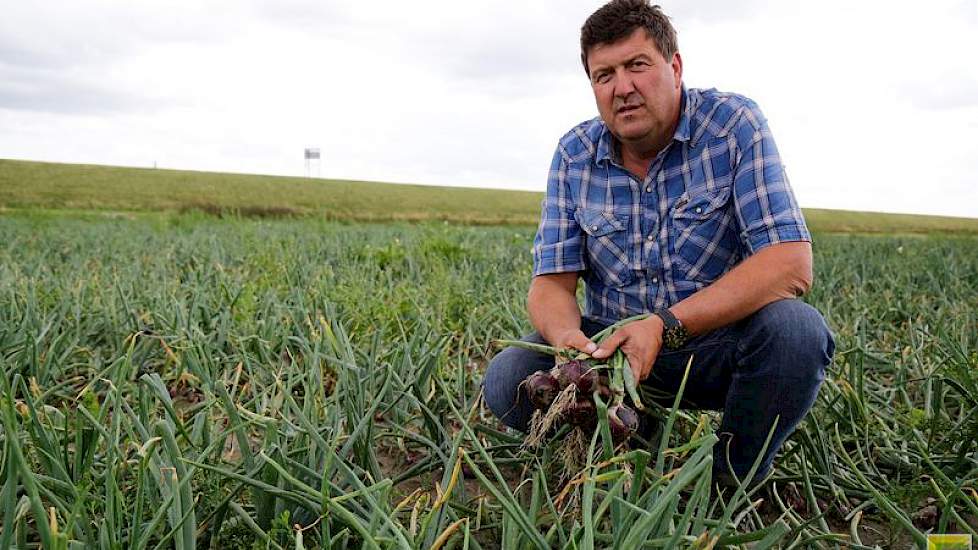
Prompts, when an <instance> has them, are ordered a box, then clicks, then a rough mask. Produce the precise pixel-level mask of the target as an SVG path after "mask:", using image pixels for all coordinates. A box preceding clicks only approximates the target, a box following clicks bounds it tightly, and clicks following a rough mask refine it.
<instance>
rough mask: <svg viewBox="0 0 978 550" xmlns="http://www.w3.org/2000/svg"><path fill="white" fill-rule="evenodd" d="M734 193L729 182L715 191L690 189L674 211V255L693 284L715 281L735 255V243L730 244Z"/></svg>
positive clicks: (714, 188)
mask: <svg viewBox="0 0 978 550" xmlns="http://www.w3.org/2000/svg"><path fill="white" fill-rule="evenodd" d="M731 192H732V190H731V185H730V182H729V181H728V182H726V185H719V186H716V187H713V188H712V189H708V188H706V187H694V188H690V189H688V190H687V192H686V193H684V194H683V195H682V197H680V198H679V200H677V201H676V205H675V206H674V207H673V214H672V231H671V236H672V248H673V253H674V255H675V256H674V257H675V259H676V260H677V262H678V263H679V265H680V266H681V267H682V268H683V271H685V274H686V277H687V278H688V279H690V280H696V281H701V282H711V281H713V280H714V279H716V278H717V277H719V276H720V275H722V274H723V272H724V271H725V270H726V268H727V266H728V262H729V260H730V258H731V256H732V255H733V254H734V253H735V252H736V243H735V242H734V241H731V235H733V234H734V233H735V232H731V231H730V227H731V224H732V222H733V218H732V216H733V213H732V208H731V207H730V201H731V196H730V195H731ZM734 236H735V235H734Z"/></svg>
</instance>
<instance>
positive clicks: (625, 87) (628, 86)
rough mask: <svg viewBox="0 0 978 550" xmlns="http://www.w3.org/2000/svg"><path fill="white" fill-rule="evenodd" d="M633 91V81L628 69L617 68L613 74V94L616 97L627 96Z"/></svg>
mask: <svg viewBox="0 0 978 550" xmlns="http://www.w3.org/2000/svg"><path fill="white" fill-rule="evenodd" d="M634 91H635V83H634V82H632V75H631V74H630V73H629V72H628V71H624V70H621V69H619V70H618V74H616V75H615V95H616V96H617V97H622V98H624V97H628V95H629V94H631V93H632V92H634Z"/></svg>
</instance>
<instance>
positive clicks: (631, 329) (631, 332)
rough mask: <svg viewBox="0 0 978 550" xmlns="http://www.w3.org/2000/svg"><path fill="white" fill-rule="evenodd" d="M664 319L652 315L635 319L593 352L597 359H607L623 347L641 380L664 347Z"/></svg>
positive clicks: (592, 355)
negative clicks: (638, 319)
mask: <svg viewBox="0 0 978 550" xmlns="http://www.w3.org/2000/svg"><path fill="white" fill-rule="evenodd" d="M662 329H663V324H662V319H659V317H658V316H656V315H652V316H650V317H647V318H645V319H642V320H640V321H633V322H631V323H628V324H627V325H625V326H623V327H621V328H620V329H618V330H617V331H615V332H614V334H612V335H611V336H610V337H609V338H608V339H607V340H605V341H604V342H602V343H601V346H600V347H598V349H597V350H596V351H595V352H594V353H592V354H591V357H594V358H595V359H606V358H608V357H611V356H612V354H614V353H615V350H616V349H618V348H621V351H622V352H623V353H624V354H625V357H626V358H628V364H629V366H630V367H631V368H632V373H634V374H635V380H637V381H639V382H641V381H642V380H645V379H646V378H647V377H648V376H649V374H650V373H651V372H652V365H653V364H654V363H655V358H656V356H657V355H658V354H659V350H660V349H662Z"/></svg>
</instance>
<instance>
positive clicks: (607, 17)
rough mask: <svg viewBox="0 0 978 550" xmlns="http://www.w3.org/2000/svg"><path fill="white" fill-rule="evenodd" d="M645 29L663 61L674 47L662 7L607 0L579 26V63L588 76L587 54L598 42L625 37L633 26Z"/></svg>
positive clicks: (672, 30)
mask: <svg viewBox="0 0 978 550" xmlns="http://www.w3.org/2000/svg"><path fill="white" fill-rule="evenodd" d="M640 27H641V28H643V29H645V32H647V33H648V35H649V37H650V38H651V39H652V41H653V42H655V47H656V48H658V49H659V53H661V54H662V57H664V58H666V61H669V60H670V59H672V56H673V54H675V53H676V50H677V49H678V43H677V40H676V29H675V28H673V26H672V23H671V22H670V21H669V17H668V16H666V14H664V13H662V8H660V7H659V6H657V5H655V6H653V5H649V1H648V0H611V2H608V3H607V4H605V5H603V6H601V7H600V8H599V9H598V11H596V12H594V13H592V14H591V17H588V18H587V21H585V22H584V26H583V27H581V63H583V64H584V72H586V73H587V74H588V76H591V70H590V68H589V67H588V65H587V54H588V51H590V50H591V48H593V47H594V46H596V45H598V44H611V43H614V42H617V41H618V40H621V39H622V38H625V37H627V36H628V35H630V34H632V33H633V32H635V29H637V28H640Z"/></svg>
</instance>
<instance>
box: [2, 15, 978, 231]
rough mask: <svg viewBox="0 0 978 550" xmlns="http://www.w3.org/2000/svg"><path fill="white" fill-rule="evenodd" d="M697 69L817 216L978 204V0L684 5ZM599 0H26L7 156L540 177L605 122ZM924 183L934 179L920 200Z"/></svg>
mask: <svg viewBox="0 0 978 550" xmlns="http://www.w3.org/2000/svg"><path fill="white" fill-rule="evenodd" d="M663 4H664V7H665V9H666V12H667V13H670V14H671V15H672V16H673V18H674V21H675V23H676V26H677V27H678V29H679V32H680V51H681V52H682V53H683V56H684V60H685V69H686V82H687V83H688V84H689V85H691V86H704V87H717V88H720V89H725V90H729V91H737V92H741V93H745V94H746V95H749V96H751V97H753V98H754V99H756V100H757V101H758V102H759V103H760V105H761V106H762V108H763V109H764V111H765V113H766V114H767V116H768V119H769V120H770V123H771V126H772V129H773V130H774V132H775V136H776V138H777V140H778V144H779V146H780V148H781V151H782V155H783V157H784V159H785V162H786V164H787V166H788V170H789V173H790V175H791V178H792V182H793V185H794V186H795V189H796V192H797V194H798V197H799V200H800V202H801V203H802V205H803V206H813V207H815V206H818V207H829V208H851V209H866V210H884V211H910V212H923V213H941V214H952V215H968V216H978V196H976V191H975V189H978V185H975V183H976V179H978V176H976V174H978V161H976V159H978V99H976V98H978V72H976V67H978V64H975V63H974V62H973V59H972V57H973V55H974V52H978V42H976V40H978V39H976V36H978V6H976V5H974V4H975V3H974V2H973V1H967V0H963V1H951V0H948V1H945V2H935V3H931V4H928V5H927V7H926V8H922V7H920V6H919V5H918V4H912V3H909V2H905V1H898V2H886V3H884V2H877V1H873V2H864V3H848V2H845V1H843V0H824V1H823V2H819V3H807V2H800V1H797V2H774V1H771V0H750V1H749V2H745V3H740V2H738V3H730V2H719V1H713V0H711V1H709V2H696V3H690V2H680V1H678V0H677V1H670V2H665V1H663ZM598 5H599V3H598V2H584V1H581V0H576V1H574V2H556V0H548V1H538V2H526V1H523V2H513V1H509V2H490V3H478V4H473V3H462V2H451V1H447V0H439V1H418V2H410V3H406V2H384V3H372V4H367V3H358V2H352V1H332V2H315V1H312V0H287V1H284V2H274V3H271V2H259V1H257V0H251V1H238V2H233V1H231V0H221V1H209V2H193V3H192V2H185V3H181V4H180V5H178V6H174V4H173V3H171V2H163V1H161V0H160V1H157V0H154V1H152V2H130V3H122V2H115V1H109V0H103V1H88V2H78V3H67V2H63V3H59V5H52V4H37V3H28V2H22V3H15V4H12V5H11V6H9V7H5V13H4V17H3V18H0V128H2V129H3V130H2V131H0V157H4V158H31V159H39V160H52V161H69V162H92V163H110V164H126V165H142V166H147V165H152V163H153V161H158V162H159V163H160V165H161V166H167V167H174V168H190V169H210V170H229V171H241V172H257V173H273V174H288V175H299V174H301V173H302V172H303V163H302V157H301V150H302V148H303V147H306V146H319V147H321V148H322V150H323V157H324V158H323V169H322V173H323V175H324V176H327V177H343V178H355V179H377V180H387V181H402V182H420V183H433V184H448V185H482V186H499V187H510V188H524V189H535V190H542V189H543V188H544V185H545V177H546V172H547V168H548V167H549V162H550V157H551V155H552V152H553V147H554V145H555V143H556V141H557V139H558V138H559V136H560V135H561V134H562V133H563V132H565V131H566V130H567V129H568V128H570V127H571V126H572V125H574V124H576V123H578V122H580V121H582V120H584V119H587V118H591V117H593V116H595V114H596V109H595V107H594V103H593V98H592V97H591V94H590V88H589V87H588V85H587V81H586V79H585V77H584V75H583V72H582V69H581V67H580V62H579V60H578V55H579V53H578V32H579V29H580V26H581V24H582V23H583V21H584V19H585V18H586V17H587V15H588V14H589V13H590V12H591V11H593V10H594V9H595V8H596V7H597V6H598ZM923 189H926V192H925V193H923V192H922V190H923Z"/></svg>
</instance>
